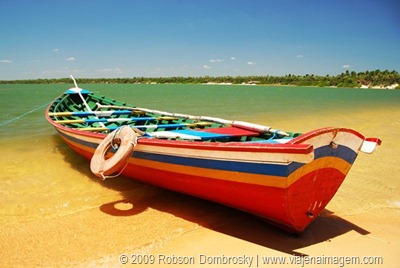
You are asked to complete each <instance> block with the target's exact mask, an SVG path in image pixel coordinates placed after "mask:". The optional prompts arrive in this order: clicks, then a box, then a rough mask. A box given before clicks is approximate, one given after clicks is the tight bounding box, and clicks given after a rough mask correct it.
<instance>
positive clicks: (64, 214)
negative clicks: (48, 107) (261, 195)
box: [0, 107, 400, 268]
mask: <svg viewBox="0 0 400 268" xmlns="http://www.w3.org/2000/svg"><path fill="white" fill-rule="evenodd" d="M399 118H400V110H399V109H398V108H397V107H387V108H376V109H373V110H364V111H362V112H357V111H354V112H352V114H351V116H349V114H343V113H332V114H331V115H330V116H328V117H327V116H326V114H325V115H315V114H313V115H311V114H310V115H307V116H304V117H302V118H297V119H296V120H293V119H291V118H289V117H287V118H285V119H282V118H281V119H278V118H277V119H274V118H264V117H262V116H259V117H258V118H256V120H253V122H255V123H264V122H266V121H268V122H269V123H270V124H271V125H273V126H279V127H281V129H298V130H299V131H305V130H307V129H312V128H316V127H320V126H321V121H323V122H324V125H341V126H344V127H352V128H354V129H357V130H359V131H360V132H361V133H363V134H365V135H366V136H376V137H379V138H381V139H382V140H383V143H382V146H381V147H380V148H378V150H377V151H376V152H375V153H374V154H371V155H365V154H360V155H359V157H358V159H357V160H356V162H355V165H354V166H353V168H352V170H351V171H350V173H349V175H348V177H347V178H346V180H345V182H344V183H343V185H342V187H341V188H340V189H339V191H338V192H337V194H336V195H335V197H334V198H333V200H332V201H331V203H330V204H329V205H328V206H327V208H326V209H325V210H324V211H323V213H322V214H321V215H319V217H318V218H317V219H316V220H315V221H314V222H313V223H312V224H311V225H310V226H309V227H308V228H307V229H306V230H305V231H304V233H302V234H301V235H299V236H295V235H290V234H288V233H285V232H283V231H281V230H279V229H277V228H275V227H273V226H271V225H269V224H268V223H266V222H264V221H262V220H260V219H258V218H256V217H254V216H251V215H249V214H246V213H243V212H240V211H237V210H234V209H231V208H228V207H224V206H221V205H218V204H215V203H211V202H208V201H204V200H200V199H197V198H193V197H190V196H186V195H182V194H178V193H174V192H171V191H167V190H163V189H160V188H157V187H153V186H151V185H146V184H143V183H139V182H136V181H134V180H129V179H127V178H124V177H119V178H116V179H113V180H106V181H100V180H98V179H97V178H96V177H95V176H93V174H91V172H90V169H89V163H88V162H87V161H86V160H85V159H83V158H81V157H79V156H77V155H76V154H75V153H73V152H72V151H71V150H70V149H69V148H68V147H66V145H65V144H64V143H63V142H62V140H61V139H60V138H59V137H58V136H57V135H56V133H55V132H54V130H52V129H51V128H49V129H47V130H46V133H47V132H48V133H50V134H43V135H38V136H37V137H34V138H33V139H30V140H23V139H22V140H21V139H20V140H18V141H16V140H13V139H12V137H10V138H6V137H5V138H3V139H1V140H0V146H1V148H2V155H1V158H0V166H1V167H2V170H3V172H2V174H1V180H0V183H1V187H0V191H1V192H2V198H1V201H0V212H1V217H0V258H1V261H0V266H1V267H26V266H30V267H127V266H135V267H149V266H152V267H153V266H154V267H189V268H192V267H274V266H276V267H279V266H285V267H399V265H400V264H399V263H398V262H399V257H398V256H399V253H400V242H399V241H400V229H399V226H400V200H399V196H400V195H399V194H400V182H399V175H400V167H399V165H398V162H399V155H398V151H399V150H400V145H399V143H398V141H397V135H396V134H397V132H398V130H399V129H400V121H399ZM243 119H246V118H243ZM304 122H307V124H305V123H304ZM26 148H29V150H28V151H26ZM20 152H24V153H20ZM125 262H127V264H123V263H125ZM274 262H275V264H273V263H274ZM283 262H284V263H285V265H284V264H282V263H283ZM367 262H368V263H370V264H369V265H367V264H366V263H367ZM371 263H373V264H372V265H371Z"/></svg>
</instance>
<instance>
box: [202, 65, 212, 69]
mask: <svg viewBox="0 0 400 268" xmlns="http://www.w3.org/2000/svg"><path fill="white" fill-rule="evenodd" d="M203 68H204V69H211V67H210V66H208V65H203Z"/></svg>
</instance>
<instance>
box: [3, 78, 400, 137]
mask: <svg viewBox="0 0 400 268" xmlns="http://www.w3.org/2000/svg"><path fill="white" fill-rule="evenodd" d="M68 86H69V85H0V111H1V112H0V135H2V136H3V138H4V137H6V136H19V135H21V134H22V136H25V135H26V133H27V131H28V133H29V136H34V135H46V134H49V133H51V131H50V127H49V125H48V124H47V123H46V121H45V120H44V117H43V111H44V108H43V109H41V110H38V111H35V112H32V113H30V114H28V115H26V116H24V117H23V118H21V119H19V120H16V121H13V122H12V123H10V124H7V125H4V126H1V125H2V124H4V123H6V122H7V121H9V120H13V119H14V118H16V117H18V116H20V115H23V114H25V113H27V112H30V111H32V110H34V109H35V108H38V107H40V106H42V105H44V104H46V103H48V102H50V101H51V100H53V99H54V98H55V97H57V96H58V95H60V94H61V93H62V92H63V91H64V90H65V89H67V88H68ZM80 86H81V87H83V88H87V89H89V90H92V91H94V92H98V93H101V94H103V95H106V96H109V97H114V98H116V99H118V100H124V101H126V102H128V103H131V104H133V105H136V106H139V107H146V108H154V109H159V110H164V111H170V112H180V113H187V114H194V115H208V116H215V117H222V118H226V119H235V120H236V119H237V120H247V121H252V122H257V123H266V124H268V122H259V121H260V119H263V120H264V119H266V120H271V121H273V122H275V121H276V120H277V119H278V122H279V120H286V119H287V118H290V119H291V120H296V118H298V117H302V116H309V115H319V116H321V115H326V116H330V115H332V114H336V113H337V114H351V113H354V112H360V111H364V110H374V109H375V110H379V109H381V108H387V109H392V108H397V106H398V104H399V102H400V91H395V90H377V89H343V88H316V87H269V86H268V87H263V86H225V85H129V84H121V85H97V84H96V85H80ZM277 127H279V126H277ZM291 130H292V129H291ZM293 131H296V130H294V129H293Z"/></svg>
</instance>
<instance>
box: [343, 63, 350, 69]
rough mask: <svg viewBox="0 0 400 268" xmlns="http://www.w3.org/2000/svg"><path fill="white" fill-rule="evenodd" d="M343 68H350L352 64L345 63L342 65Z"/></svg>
mask: <svg viewBox="0 0 400 268" xmlns="http://www.w3.org/2000/svg"><path fill="white" fill-rule="evenodd" d="M342 68H345V69H349V68H350V65H348V64H345V65H343V66H342Z"/></svg>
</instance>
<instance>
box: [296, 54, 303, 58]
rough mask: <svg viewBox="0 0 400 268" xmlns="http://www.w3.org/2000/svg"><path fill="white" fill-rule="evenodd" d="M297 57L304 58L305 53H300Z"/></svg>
mask: <svg viewBox="0 0 400 268" xmlns="http://www.w3.org/2000/svg"><path fill="white" fill-rule="evenodd" d="M296 58H304V55H303V54H299V55H297V56H296Z"/></svg>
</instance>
